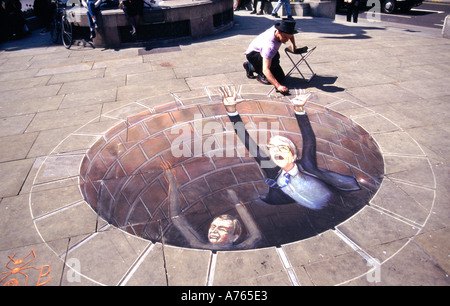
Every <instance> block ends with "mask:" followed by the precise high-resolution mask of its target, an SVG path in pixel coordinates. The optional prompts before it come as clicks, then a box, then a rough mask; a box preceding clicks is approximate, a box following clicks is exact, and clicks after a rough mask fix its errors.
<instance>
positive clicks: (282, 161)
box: [267, 136, 297, 169]
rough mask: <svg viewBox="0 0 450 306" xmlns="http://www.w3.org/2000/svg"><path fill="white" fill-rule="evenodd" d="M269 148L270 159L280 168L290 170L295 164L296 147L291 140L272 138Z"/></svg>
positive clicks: (280, 137)
mask: <svg viewBox="0 0 450 306" xmlns="http://www.w3.org/2000/svg"><path fill="white" fill-rule="evenodd" d="M267 147H268V148H269V153H270V159H271V160H272V161H273V162H274V163H275V164H276V165H277V166H278V167H280V168H282V169H286V168H290V166H291V165H293V164H294V163H295V159H296V158H297V155H296V154H295V152H294V151H295V145H294V144H293V143H292V141H290V140H289V139H287V138H285V137H282V136H279V137H272V138H271V139H270V142H269V144H268V146H267Z"/></svg>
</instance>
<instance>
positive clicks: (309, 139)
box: [220, 87, 360, 210]
mask: <svg viewBox="0 0 450 306" xmlns="http://www.w3.org/2000/svg"><path fill="white" fill-rule="evenodd" d="M220 92H221V94H222V98H223V104H224V106H225V108H226V111H227V114H228V117H229V118H230V121H231V122H233V124H234V129H235V132H236V134H237V135H238V137H239V138H240V140H241V141H242V142H243V143H244V144H245V147H246V148H247V150H248V151H249V153H250V155H252V156H253V157H254V158H255V160H256V161H257V162H258V164H260V165H261V168H262V170H263V171H264V172H265V175H266V177H267V179H266V183H267V185H268V186H269V192H268V194H266V195H265V196H262V197H261V199H262V200H263V201H264V202H265V203H267V204H271V205H281V204H291V203H297V204H300V205H302V206H304V207H307V208H310V209H312V210H320V209H322V208H324V207H326V206H327V205H328V204H329V203H330V201H331V200H332V198H333V195H334V193H335V192H336V191H337V192H341V191H356V190H359V189H360V186H359V185H358V183H357V181H356V180H355V178H353V177H351V176H346V175H342V174H339V173H336V172H333V171H330V170H326V169H322V168H319V167H318V166H317V157H316V138H315V134H314V131H313V129H312V127H311V123H310V122H309V119H308V115H307V114H306V112H305V110H304V109H303V107H304V106H305V104H306V102H307V101H308V99H309V98H310V97H311V94H310V93H307V92H305V91H300V94H298V95H297V96H296V97H295V98H294V99H293V100H291V102H292V103H293V106H294V111H295V117H296V119H297V122H298V125H299V128H300V131H301V134H302V138H303V150H302V156H301V158H298V156H297V149H296V146H295V144H294V143H293V142H292V141H291V140H290V139H288V138H286V137H283V136H280V135H277V136H274V137H272V138H271V139H270V141H269V144H268V146H267V147H268V149H269V154H267V153H266V154H264V153H265V152H263V151H262V150H261V148H260V147H259V145H257V144H256V143H255V142H254V140H253V139H252V138H251V137H250V135H249V133H248V132H247V130H245V127H244V123H243V122H242V119H241V117H240V115H239V113H238V112H237V111H236V104H237V103H238V102H242V101H243V100H240V101H238V100H237V98H236V96H237V94H236V90H235V89H234V88H229V87H222V88H221V89H220ZM267 164H271V166H269V167H268V166H267Z"/></svg>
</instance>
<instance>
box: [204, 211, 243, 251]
mask: <svg viewBox="0 0 450 306" xmlns="http://www.w3.org/2000/svg"><path fill="white" fill-rule="evenodd" d="M238 238H239V235H234V224H233V221H232V220H225V219H223V218H221V217H217V218H215V219H214V220H213V222H212V223H211V226H210V227H209V231H208V240H209V242H211V243H212V244H215V245H220V246H224V245H229V244H232V243H233V242H234V241H236V240H237V239H238Z"/></svg>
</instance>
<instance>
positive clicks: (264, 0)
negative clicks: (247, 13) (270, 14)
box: [251, 0, 267, 15]
mask: <svg viewBox="0 0 450 306" xmlns="http://www.w3.org/2000/svg"><path fill="white" fill-rule="evenodd" d="M258 1H261V8H260V11H259V13H257V6H258ZM266 2H267V0H254V2H253V12H251V14H258V15H264V7H265V6H266Z"/></svg>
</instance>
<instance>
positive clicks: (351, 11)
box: [344, 0, 360, 23]
mask: <svg viewBox="0 0 450 306" xmlns="http://www.w3.org/2000/svg"><path fill="white" fill-rule="evenodd" d="M344 2H345V3H346V4H347V21H348V22H351V21H352V16H353V22H354V23H358V14H359V2H360V1H359V0H344Z"/></svg>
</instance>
